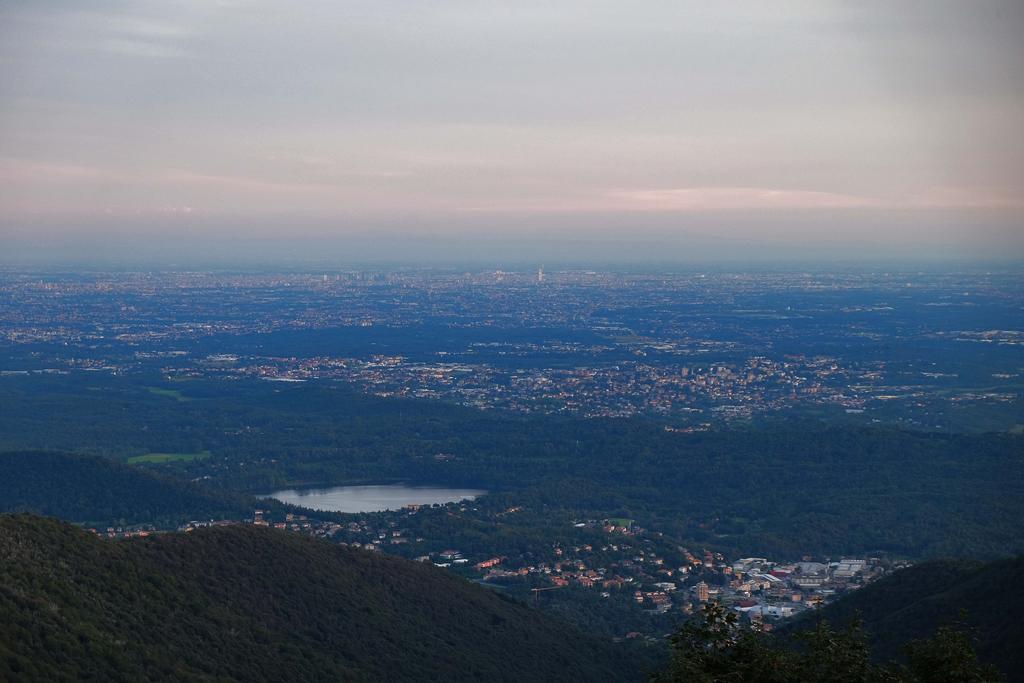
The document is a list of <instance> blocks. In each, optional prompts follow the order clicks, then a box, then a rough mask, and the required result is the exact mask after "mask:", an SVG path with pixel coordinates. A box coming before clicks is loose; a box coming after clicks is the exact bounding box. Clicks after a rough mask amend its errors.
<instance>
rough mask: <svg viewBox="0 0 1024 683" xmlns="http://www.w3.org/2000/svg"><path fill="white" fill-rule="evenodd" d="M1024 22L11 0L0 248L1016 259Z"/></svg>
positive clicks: (952, 14) (1, 24) (639, 6)
mask: <svg viewBox="0 0 1024 683" xmlns="http://www.w3.org/2000/svg"><path fill="white" fill-rule="evenodd" d="M1021 35H1024V3H1021V2H1019V0H1005V1H991V0H971V1H970V2H965V1H959V0H958V1H952V0H903V1H900V0H887V1H885V2H876V1H874V0H858V1H855V2H829V1H828V0H815V1H808V2H797V1H788V0H774V1H773V2H760V1H757V2H753V1H752V2H721V3H718V2H689V1H687V0H672V1H665V2H661V1H643V0H638V1H637V2H628V3H627V2H621V1H617V2H604V1H602V0H560V1H559V2H534V1H533V0H516V1H515V2H501V3H499V2H489V1H487V0H465V1H463V0H436V1H434V2H394V1H392V0H373V1H370V2H346V1H343V0H333V1H320V0H308V1H306V2H302V3H285V2H269V1H265V0H254V1H251V2H249V1H246V0H226V1H217V0H187V1H182V2H177V1H173V0H162V1H159V2H150V1H147V0H135V1H131V2H120V1H118V0H75V1H70V0H52V1H49V2H37V1H36V2H23V1H21V0H6V1H5V2H3V3H0V247H2V250H0V251H2V252H3V254H0V260H3V259H6V260H7V261H17V260H19V259H46V258H53V259H58V260H59V259H68V258H78V257H81V258H107V259H111V260H119V259H128V258H131V257H133V256H136V257H139V258H143V257H144V258H157V259H159V258H166V259H170V260H181V261H188V260H189V259H199V258H203V257H209V256H211V255H217V256H218V257H238V258H248V259H251V258H262V259H273V258H275V257H277V256H280V257H289V258H292V257H294V258H300V259H301V258H312V259H315V258H336V259H349V260H358V259H360V258H363V259H367V260H388V259H390V260H395V261H416V260H425V261H427V260H444V259H446V258H450V259H452V260H456V259H457V258H459V257H466V258H479V259H485V260H486V259H490V260H494V261H500V260H502V259H523V260H531V259H541V260H543V259H545V258H546V259H547V260H549V261H559V260H563V261H571V260H574V259H575V260H615V259H616V258H621V259H625V260H634V261H644V260H659V259H660V260H665V261H672V260H686V259H687V258H691V257H706V258H724V257H758V256H760V257H765V258H769V257H770V258H777V257H783V256H791V255H794V254H804V255H808V256H812V257H815V256H821V257H824V256H829V255H831V256H836V255H839V256H849V255H851V254H864V255H875V256H881V255H892V254H901V255H908V254H937V255H942V254H953V255H963V254H968V253H970V254H978V255H999V256H1003V257H1010V258H1019V257H1024V135H1022V130H1024V125H1022V124H1024V48H1022V47H1021V45H1020V43H1021V40H1020V36H1021ZM5 245H6V246H5ZM4 254H5V255H6V256H4Z"/></svg>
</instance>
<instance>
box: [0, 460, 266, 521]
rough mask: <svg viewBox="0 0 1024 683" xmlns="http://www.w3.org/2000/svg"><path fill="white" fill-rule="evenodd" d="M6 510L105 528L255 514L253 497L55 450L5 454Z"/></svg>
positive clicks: (1, 489) (1, 492)
mask: <svg viewBox="0 0 1024 683" xmlns="http://www.w3.org/2000/svg"><path fill="white" fill-rule="evenodd" d="M0 472H2V473H3V476H0V512H34V513H37V514H41V515H48V516H53V517H60V518H62V519H67V520H71V521H74V522H85V523H90V524H96V525H100V526H106V525H123V524H135V523H152V524H157V525H161V526H168V525H170V526H173V525H175V524H178V523H180V522H183V521H186V520H189V519H211V518H235V519H240V518H242V517H244V516H245V515H247V514H248V515H251V514H252V506H253V504H252V502H251V499H250V498H249V497H248V496H242V495H233V494H225V493H220V492H212V491H207V490H205V489H204V488H202V487H200V486H198V485H196V484H193V483H191V482H187V481H181V480H179V479H173V478H170V477H167V476H163V475H159V474H154V473H152V472H149V471H146V470H141V469H139V468H136V467H130V466H128V465H124V464H122V463H118V462H114V461H112V460H108V459H106V458H101V457H96V456H88V455H77V454H69V453H58V452H53V451H17V452H8V453H3V452H0Z"/></svg>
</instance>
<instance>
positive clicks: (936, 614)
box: [783, 557, 1024, 673]
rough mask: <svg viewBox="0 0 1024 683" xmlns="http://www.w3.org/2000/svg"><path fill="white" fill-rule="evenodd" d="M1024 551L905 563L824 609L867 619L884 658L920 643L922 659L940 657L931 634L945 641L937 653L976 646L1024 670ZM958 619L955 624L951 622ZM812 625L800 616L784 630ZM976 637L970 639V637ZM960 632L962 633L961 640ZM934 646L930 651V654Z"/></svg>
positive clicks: (838, 618)
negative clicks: (1023, 646)
mask: <svg viewBox="0 0 1024 683" xmlns="http://www.w3.org/2000/svg"><path fill="white" fill-rule="evenodd" d="M1022 581H1024V557H1018V558H1013V559H1003V560H996V561H993V562H989V563H985V564H982V563H979V562H966V561H954V560H936V561H932V562H925V563H921V564H918V565H915V566H913V567H909V568H906V569H901V570H899V571H896V572H894V573H892V574H890V575H889V576H886V577H884V578H882V579H880V580H878V581H875V582H873V583H871V584H869V585H867V586H865V587H864V588H861V589H859V590H857V591H854V592H853V593H851V594H849V595H847V596H845V597H844V598H843V599H841V600H838V601H836V602H834V603H832V604H830V605H826V606H825V607H824V608H822V610H821V612H820V617H821V618H824V619H827V620H828V621H831V622H833V623H848V622H850V621H852V620H855V619H859V620H861V621H863V623H864V626H865V629H866V630H867V633H868V638H869V642H870V644H871V649H872V651H873V652H874V653H875V656H876V657H877V658H878V659H891V658H895V657H897V656H899V655H900V654H901V653H903V651H904V645H905V644H906V643H907V642H912V643H916V644H915V645H913V646H912V648H911V649H912V652H913V653H916V657H917V661H919V662H920V663H921V665H922V666H924V665H925V663H926V662H927V661H932V662H941V659H938V658H936V657H937V655H935V652H936V651H935V650H934V648H933V649H932V650H929V649H928V647H927V646H928V645H929V644H930V643H931V644H934V642H933V640H934V639H933V640H928V637H929V634H931V633H937V634H938V635H937V636H936V638H935V639H937V640H940V641H942V645H943V647H942V648H941V649H940V650H939V651H938V652H939V654H942V653H949V652H953V651H956V650H957V649H958V648H959V649H960V650H966V649H968V648H969V647H972V646H973V647H976V648H977V652H978V655H979V656H980V658H981V660H982V661H983V662H986V663H991V664H994V665H996V666H998V667H999V668H1000V669H1001V670H1002V671H1005V672H1008V673H1009V672H1020V671H1024V653H1022V652H1021V650H1020V647H1019V644H1020V643H1021V642H1024V625H1022V623H1021V621H1020V617H1019V615H1020V599H1019V597H1018V596H1019V595H1020V586H1021V582H1022ZM952 625H956V630H951V626H952ZM813 628H814V623H813V621H812V620H811V619H809V618H808V619H800V620H798V621H796V622H794V623H792V624H790V625H788V626H786V627H785V628H784V629H783V630H784V631H785V632H786V633H787V634H788V633H795V632H801V631H804V632H806V631H809V630H811V629H813ZM965 634H970V635H972V636H973V637H975V638H976V644H975V645H972V644H971V643H970V642H968V641H966V640H965V639H966V638H967V637H968V636H967V635H965ZM957 639H960V641H962V642H960V641H958V640H957ZM930 653H931V654H930ZM913 659H914V657H911V660H913Z"/></svg>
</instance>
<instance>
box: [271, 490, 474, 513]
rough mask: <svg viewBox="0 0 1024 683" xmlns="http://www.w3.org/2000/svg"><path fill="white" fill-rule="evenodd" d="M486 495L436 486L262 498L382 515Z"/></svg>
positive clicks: (280, 494)
mask: <svg viewBox="0 0 1024 683" xmlns="http://www.w3.org/2000/svg"><path fill="white" fill-rule="evenodd" d="M485 493H487V492H486V491H481V490H479V489H450V488H440V487H434V486H406V485H404V484H388V485H381V486H333V487H331V488H322V489H285V490H282V491H275V492H273V493H267V494H264V495H263V496H261V497H262V498H275V499H277V500H279V501H281V502H282V503H290V504H292V505H301V506H302V507H305V508H310V509H313V510H326V511H331V512H380V511H381V510H398V509H400V508H403V507H405V506H406V505H433V504H434V503H454V502H458V501H460V500H472V499H474V498H476V497H477V496H482V495H483V494H485Z"/></svg>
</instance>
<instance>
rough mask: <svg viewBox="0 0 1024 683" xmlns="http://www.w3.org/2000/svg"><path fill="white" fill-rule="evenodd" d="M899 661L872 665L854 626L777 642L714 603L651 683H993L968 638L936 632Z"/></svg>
mask: <svg viewBox="0 0 1024 683" xmlns="http://www.w3.org/2000/svg"><path fill="white" fill-rule="evenodd" d="M903 651H904V658H903V659H902V660H901V661H899V662H896V661H892V662H882V663H879V662H877V661H875V658H874V657H873V656H872V655H873V653H872V651H871V648H870V646H869V645H868V641H867V639H866V637H865V634H864V630H863V628H862V626H861V624H860V623H853V624H851V625H849V626H848V627H846V628H845V629H841V630H835V629H833V628H832V627H831V626H830V625H829V624H828V623H827V622H825V621H819V622H818V623H817V625H816V626H815V628H814V629H813V630H810V631H808V632H805V633H800V634H798V635H797V636H796V637H790V638H789V639H780V638H779V637H778V636H776V635H773V634H771V633H766V632H765V631H763V630H758V629H751V628H744V627H741V626H740V624H739V618H738V617H737V615H736V613H735V612H728V611H727V610H726V609H725V608H724V607H722V606H720V605H716V604H709V605H707V606H705V608H704V610H703V613H702V615H701V616H700V617H699V618H697V619H694V620H691V621H690V622H687V623H686V624H684V625H683V627H682V628H681V629H680V630H679V631H678V632H677V633H676V634H675V635H674V636H673V637H672V657H671V660H670V663H669V666H668V668H667V669H666V670H665V671H664V672H662V673H660V674H658V675H657V676H655V677H653V679H652V680H653V683H690V682H691V681H700V682H702V683H726V682H727V681H743V682H744V683H826V682H834V681H849V682H850V683H999V682H1000V681H1003V680H1005V679H1004V677H1003V676H1002V675H1001V674H1000V672H999V671H998V670H997V669H996V668H995V667H993V666H991V665H987V664H983V663H981V662H979V661H978V657H977V654H976V653H975V651H974V648H973V646H972V642H971V638H970V635H969V634H968V633H966V632H964V631H962V630H959V629H957V628H954V627H941V628H939V629H938V630H937V631H936V632H935V633H934V634H933V635H931V636H930V637H928V638H922V639H918V640H912V641H909V642H907V643H905V644H904V647H903Z"/></svg>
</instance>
